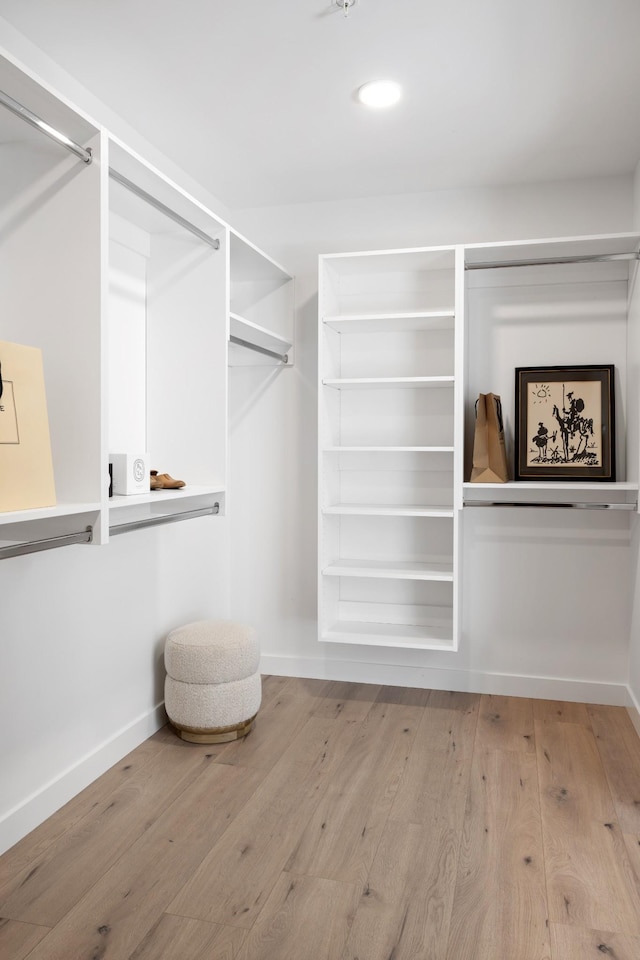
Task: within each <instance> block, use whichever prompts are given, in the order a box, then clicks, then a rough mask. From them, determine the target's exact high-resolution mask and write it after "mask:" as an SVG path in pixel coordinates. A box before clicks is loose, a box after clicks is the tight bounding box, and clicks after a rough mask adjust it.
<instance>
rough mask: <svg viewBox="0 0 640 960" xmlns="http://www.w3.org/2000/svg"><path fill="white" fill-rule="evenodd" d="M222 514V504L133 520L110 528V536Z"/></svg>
mask: <svg viewBox="0 0 640 960" xmlns="http://www.w3.org/2000/svg"><path fill="white" fill-rule="evenodd" d="M219 512H220V504H219V503H214V504H213V506H212V507H200V508H199V509H198V510H182V511H181V512H180V513H167V514H161V515H159V516H157V517H144V518H143V519H142V520H131V521H130V522H129V523H116V524H114V526H112V527H109V536H110V537H115V536H117V535H118V534H119V533H129V532H130V531H131V530H143V529H144V528H145V527H158V526H160V525H162V524H165V523H178V521H179V520H192V519H194V518H195V517H210V516H215V515H216V514H217V513H219Z"/></svg>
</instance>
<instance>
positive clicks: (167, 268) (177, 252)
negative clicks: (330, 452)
mask: <svg viewBox="0 0 640 960" xmlns="http://www.w3.org/2000/svg"><path fill="white" fill-rule="evenodd" d="M109 163H110V171H111V175H110V178H109V198H110V205H109V207H110V218H109V224H110V243H109V277H110V289H109V310H108V315H107V316H108V331H107V340H108V357H109V363H108V398H109V402H108V414H109V416H108V447H109V452H110V453H119V452H127V451H129V452H131V451H139V452H148V454H149V461H150V467H151V468H152V469H157V470H158V471H159V472H160V473H165V472H166V473H170V474H171V476H173V477H176V478H180V479H183V480H184V481H185V482H186V487H184V488H182V489H180V490H173V491H162V490H157V491H156V490H154V491H150V492H149V493H148V494H144V495H143V496H142V497H140V496H119V497H118V496H117V497H114V498H112V499H111V500H110V501H109V513H110V526H113V525H115V524H118V523H120V522H124V521H126V520H129V519H130V518H131V517H132V516H133V515H135V516H139V515H140V512H141V511H140V508H141V507H142V506H143V505H146V506H147V509H148V512H149V513H150V514H153V513H158V512H159V513H162V514H165V513H167V512H168V511H169V512H170V509H174V510H175V512H176V513H180V512H181V511H182V510H184V507H183V506H182V504H183V502H184V501H185V500H186V498H188V499H189V504H190V506H189V509H191V510H193V509H197V507H198V506H200V505H202V506H209V505H210V504H211V501H212V498H215V500H216V502H217V503H218V504H219V509H220V512H221V513H223V512H224V505H225V504H224V490H225V486H226V481H225V477H226V445H227V436H226V434H227V388H226V377H227V364H226V243H227V231H226V227H225V225H224V224H223V223H222V222H221V221H219V220H218V219H217V218H215V217H213V216H212V215H211V214H210V213H209V212H208V211H206V210H205V209H203V208H202V207H201V206H200V205H199V204H197V203H195V202H194V201H193V200H191V199H190V198H188V197H186V196H185V195H184V194H183V193H182V192H181V191H179V190H178V189H176V188H175V186H174V185H173V184H171V183H170V182H169V181H167V180H166V179H165V178H164V177H163V176H162V175H161V174H159V173H158V172H157V171H155V170H153V168H151V167H149V166H148V165H147V164H145V163H144V162H143V161H141V160H140V159H139V158H137V157H136V156H134V155H133V154H131V153H130V152H129V151H128V150H127V149H126V148H125V147H123V146H122V145H119V144H115V143H112V144H110V154H109ZM174 218H177V220H176V219H174ZM187 225H188V226H187ZM190 227H193V228H195V232H194V230H192V229H190ZM158 505H161V506H160V507H159V509H157V510H156V507H158Z"/></svg>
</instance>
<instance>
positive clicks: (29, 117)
mask: <svg viewBox="0 0 640 960" xmlns="http://www.w3.org/2000/svg"><path fill="white" fill-rule="evenodd" d="M0 104H2V106H3V107H6V108H7V110H10V111H11V113H13V114H15V116H16V117H20V119H21V120H24V121H25V122H26V123H29V124H30V125H31V126H32V127H35V128H36V130H40V132H41V133H44V134H45V136H47V137H50V139H51V140H55V142H56V143H59V144H60V146H62V147H65V149H67V150H69V151H70V152H71V153H73V154H75V155H76V157H79V158H80V159H81V160H83V161H84V162H85V163H91V161H92V159H93V157H92V155H91V150H90V149H89V148H88V147H81V146H80V144H79V143H76V142H75V140H71V139H69V137H67V136H66V134H64V133H61V132H60V131H59V130H56V129H55V127H52V126H50V124H48V123H47V122H46V121H45V120H43V119H42V118H41V117H39V116H37V114H35V113H32V111H31V110H28V109H27V107H23V106H22V104H21V103H18V101H17V100H14V99H13V97H10V96H9V95H8V94H7V93H4V92H3V91H1V90H0Z"/></svg>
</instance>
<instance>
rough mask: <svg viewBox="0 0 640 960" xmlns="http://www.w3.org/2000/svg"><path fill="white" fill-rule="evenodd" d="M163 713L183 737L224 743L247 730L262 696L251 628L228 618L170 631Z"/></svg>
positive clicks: (258, 655)
mask: <svg viewBox="0 0 640 960" xmlns="http://www.w3.org/2000/svg"><path fill="white" fill-rule="evenodd" d="M164 663H165V668H166V671H167V676H166V679H165V686H164V702H165V709H166V711H167V716H168V717H169V720H170V721H171V723H172V724H173V726H174V727H175V728H176V729H177V730H178V731H179V733H180V736H181V737H182V739H183V740H189V741H191V742H192V743H224V742H225V741H227V740H238V739H239V738H240V737H244V736H246V734H247V733H249V731H250V730H251V727H252V725H253V721H254V719H255V716H256V714H257V712H258V709H259V708H260V703H261V701H262V681H261V678H260V670H259V666H260V648H259V645H258V641H257V638H256V634H255V631H254V630H253V629H252V628H251V627H248V626H246V625H244V624H241V623H237V622H235V621H233V620H199V621H197V622H196V623H187V624H186V625H185V626H183V627H178V628H177V629H176V630H172V631H171V633H170V634H169V636H168V637H167V639H166V642H165V647H164Z"/></svg>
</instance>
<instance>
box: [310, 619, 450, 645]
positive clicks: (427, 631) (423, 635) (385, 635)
mask: <svg viewBox="0 0 640 960" xmlns="http://www.w3.org/2000/svg"><path fill="white" fill-rule="evenodd" d="M320 640H323V641H325V642H329V643H331V642H334V643H355V644H365V645H367V646H372V647H405V648H410V649H415V650H452V649H453V637H452V630H451V628H450V627H443V626H439V625H438V626H435V625H434V626H430V625H424V624H420V625H418V626H415V625H413V624H404V623H402V624H395V623H369V622H367V621H365V622H361V621H356V620H342V621H337V622H335V623H332V624H331V626H330V627H328V628H327V629H325V630H323V631H322V632H321V634H320Z"/></svg>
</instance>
